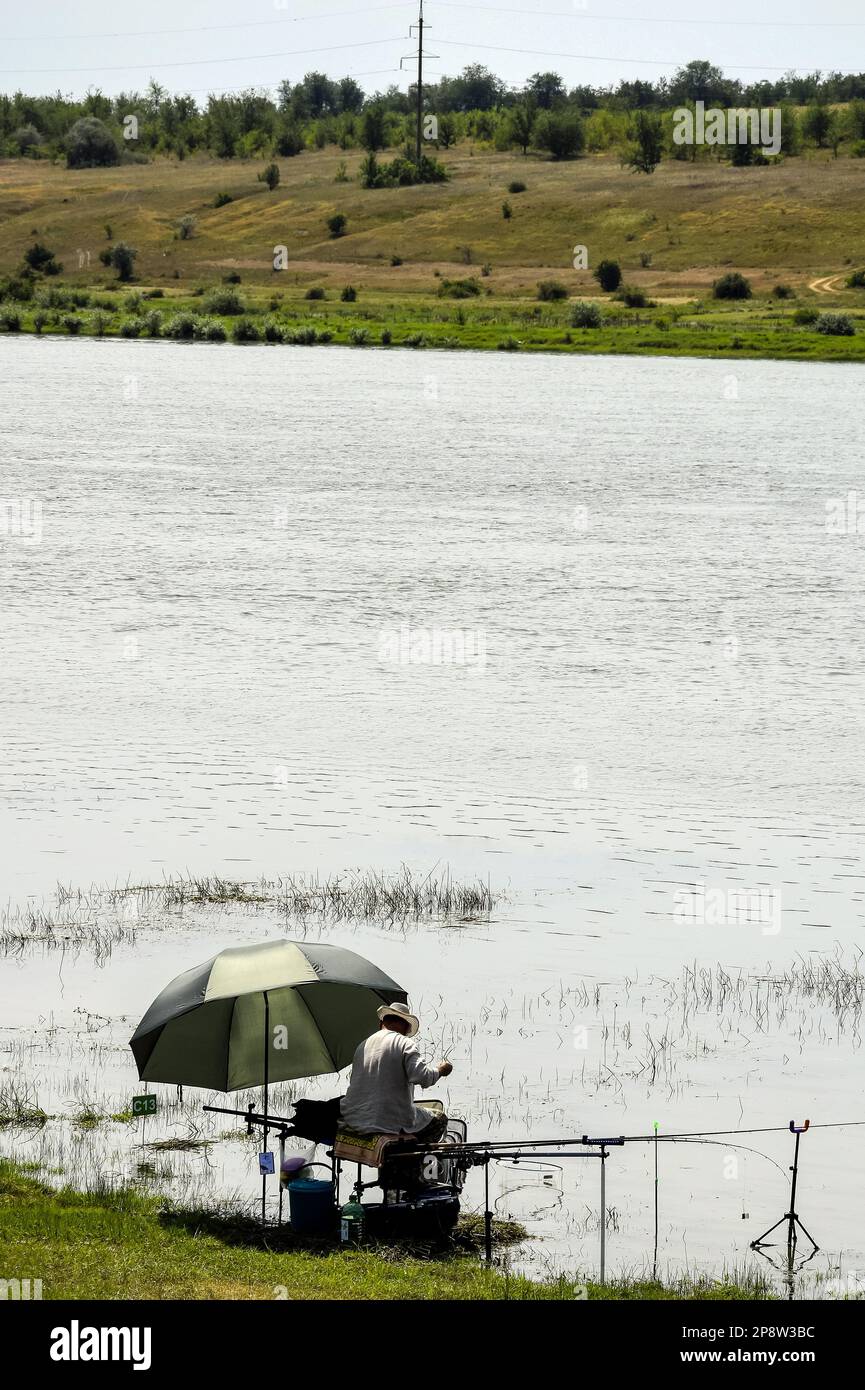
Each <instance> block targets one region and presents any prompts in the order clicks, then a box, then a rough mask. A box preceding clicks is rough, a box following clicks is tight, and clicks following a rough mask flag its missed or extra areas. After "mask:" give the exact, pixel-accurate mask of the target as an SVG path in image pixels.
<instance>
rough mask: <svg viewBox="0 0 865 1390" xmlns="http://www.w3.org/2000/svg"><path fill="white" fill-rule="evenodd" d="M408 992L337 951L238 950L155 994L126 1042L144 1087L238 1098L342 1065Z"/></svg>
mask: <svg viewBox="0 0 865 1390" xmlns="http://www.w3.org/2000/svg"><path fill="white" fill-rule="evenodd" d="M396 1000H400V1001H401V1002H403V1003H407V1002H408V995H407V994H406V992H405V990H403V989H401V988H400V986H399V985H398V984H397V983H396V982H395V981H394V980H392V979H391V978H390V976H388V975H385V973H384V971H383V970H379V968H378V966H376V965H373V964H372V962H371V961H368V960H365V959H364V957H363V956H359V955H356V954H355V952H354V951H347V950H345V949H344V947H342V946H326V945H320V944H319V943H317V942H315V943H314V942H309V941H267V942H264V944H262V945H260V946H234V947H230V948H229V949H227V950H225V951H220V952H219V954H218V955H216V956H214V957H213V959H212V960H209V961H205V963H204V964H203V965H196V966H194V967H193V968H192V969H191V970H187V971H185V972H184V974H182V975H178V976H177V978H176V979H175V980H172V981H171V984H169V985H166V987H165V989H164V990H163V991H162V993H161V994H159V995H158V996H157V997H156V999H154V1001H153V1003H152V1004H151V1005H150V1008H149V1009H148V1010H147V1013H146V1014H145V1015H144V1017H143V1018H142V1020H141V1022H140V1023H139V1025H138V1027H137V1028H136V1030H135V1032H134V1034H133V1036H132V1038H131V1039H130V1044H129V1045H130V1047H131V1048H132V1052H133V1054H134V1056H135V1061H136V1062H137V1064H138V1075H139V1076H140V1078H141V1080H142V1081H168V1082H174V1083H175V1084H176V1085H184V1086H204V1087H207V1089H208V1090H214V1091H237V1090H240V1089H241V1088H243V1087H247V1086H261V1085H263V1086H265V1087H266V1086H267V1085H268V1083H270V1082H275V1081H292V1080H294V1079H295V1078H297V1077H303V1076H321V1075H322V1074H323V1073H325V1072H335V1071H340V1070H341V1069H342V1068H343V1067H345V1066H348V1064H349V1062H350V1061H351V1059H352V1057H353V1055H354V1051H355V1048H356V1047H357V1045H358V1043H360V1042H362V1040H363V1039H364V1038H366V1037H368V1036H369V1035H370V1033H373V1032H375V1029H376V1028H377V1027H378V1019H377V1017H376V1010H377V1009H378V1007H379V1006H380V1005H381V1004H391V1003H393V1002H394V1001H396Z"/></svg>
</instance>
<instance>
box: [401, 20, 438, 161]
mask: <svg viewBox="0 0 865 1390" xmlns="http://www.w3.org/2000/svg"><path fill="white" fill-rule="evenodd" d="M415 27H417V94H416V95H417V102H416V104H417V129H416V131H415V137H416V138H415V164H416V165H418V167H420V161H421V149H422V148H423V57H424V54H423V29H424V22H423V0H418V17H417V26H415V25H414V24H410V25H409V30H408V33H409V38H411V36H412V33H413V32H414V29H415ZM428 57H431V58H435V57H437V54H435V53H431V54H428ZM413 59H414V54H413V53H412V54H409V55H408V56H407V57H405V58H401V59H400V63H399V65H400V67H402V65H403V63H408V62H411V61H412V60H413Z"/></svg>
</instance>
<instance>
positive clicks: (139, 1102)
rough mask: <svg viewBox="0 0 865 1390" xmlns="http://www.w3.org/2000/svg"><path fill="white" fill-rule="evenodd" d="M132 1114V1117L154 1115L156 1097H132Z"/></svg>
mask: <svg viewBox="0 0 865 1390" xmlns="http://www.w3.org/2000/svg"><path fill="white" fill-rule="evenodd" d="M132 1113H133V1115H155V1114H156V1096H133V1097H132Z"/></svg>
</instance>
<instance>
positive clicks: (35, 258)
mask: <svg viewBox="0 0 865 1390" xmlns="http://www.w3.org/2000/svg"><path fill="white" fill-rule="evenodd" d="M24 260H25V262H26V263H27V265H29V267H30V269H31V270H35V271H36V273H37V274H39V275H59V274H60V272H61V270H62V269H63V266H62V264H61V263H60V262H59V261H57V260H55V259H54V252H53V251H49V250H48V247H47V246H43V245H42V243H41V241H35V242H34V243H33V245H32V246H30V247H28V249H27V250H26V251H25V252H24Z"/></svg>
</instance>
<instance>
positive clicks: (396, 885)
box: [0, 867, 502, 956]
mask: <svg viewBox="0 0 865 1390" xmlns="http://www.w3.org/2000/svg"><path fill="white" fill-rule="evenodd" d="M501 898H502V894H501V893H497V892H494V891H493V890H492V889H491V887H490V885H489V883H488V882H487V883H484V882H483V881H482V880H481V879H477V880H475V881H474V882H467V883H460V882H456V881H454V880H453V879H452V878H451V876H450V872H449V870H447V869H444V870H442V871H440V872H438V873H436V871H435V870H433V871H431V872H430V873H429V874H427V875H426V876H424V877H421V876H419V875H415V874H413V873H412V872H411V871H410V870H409V869H407V868H405V867H403V868H402V869H401V870H399V871H398V872H396V873H381V872H376V871H374V870H368V871H366V872H363V871H361V870H347V871H346V872H344V873H339V874H333V875H331V876H329V877H326V878H319V876H318V875H313V876H303V875H298V876H296V877H295V876H289V877H286V878H279V879H261V880H259V881H257V882H254V881H242V880H235V879H223V878H220V877H218V876H217V875H213V876H210V877H205V878H192V877H190V878H169V879H165V881H164V882H162V883H158V884H134V885H126V886H124V887H113V888H100V887H93V888H89V889H80V888H78V889H73V888H66V887H63V886H58V888H57V892H56V894H55V900H54V903H53V904H52V905H51V906H50V907H46V906H40V907H33V906H31V905H30V904H27V905H25V906H23V907H16V908H12V909H10V908H7V909H4V910H3V912H2V914H0V953H4V954H15V953H20V952H22V951H24V950H26V949H27V948H28V947H33V946H41V947H66V946H69V945H72V946H81V947H84V946H86V947H89V948H90V949H92V950H93V951H95V953H96V954H97V955H99V956H105V955H109V954H110V952H111V949H112V947H113V946H115V945H117V944H119V943H121V942H124V943H129V944H131V943H133V942H134V941H135V936H136V929H137V927H138V926H139V925H140V923H141V922H142V921H143V920H145V918H146V919H147V920H148V921H149V922H151V923H152V922H153V919H154V918H158V916H159V914H160V913H175V914H176V913H177V912H178V911H182V910H183V909H184V908H185V907H192V906H201V905H215V906H231V905H234V904H237V905H240V906H244V907H250V908H257V907H273V908H275V909H276V911H277V912H278V913H279V914H280V916H281V917H282V918H283V919H284V921H285V922H286V924H287V923H288V922H289V921H290V920H294V919H298V918H300V919H303V918H305V917H312V916H315V917H321V918H324V919H327V920H331V921H334V920H338V921H341V920H345V919H348V918H354V919H357V920H363V921H372V920H375V921H380V922H384V923H388V922H397V921H408V920H414V921H421V920H430V921H432V920H435V919H441V920H449V921H477V920H479V919H482V918H485V917H487V916H488V915H489V914H490V912H491V911H492V909H493V907H494V906H495V904H496V903H497V902H499V901H500V900H501Z"/></svg>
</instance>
